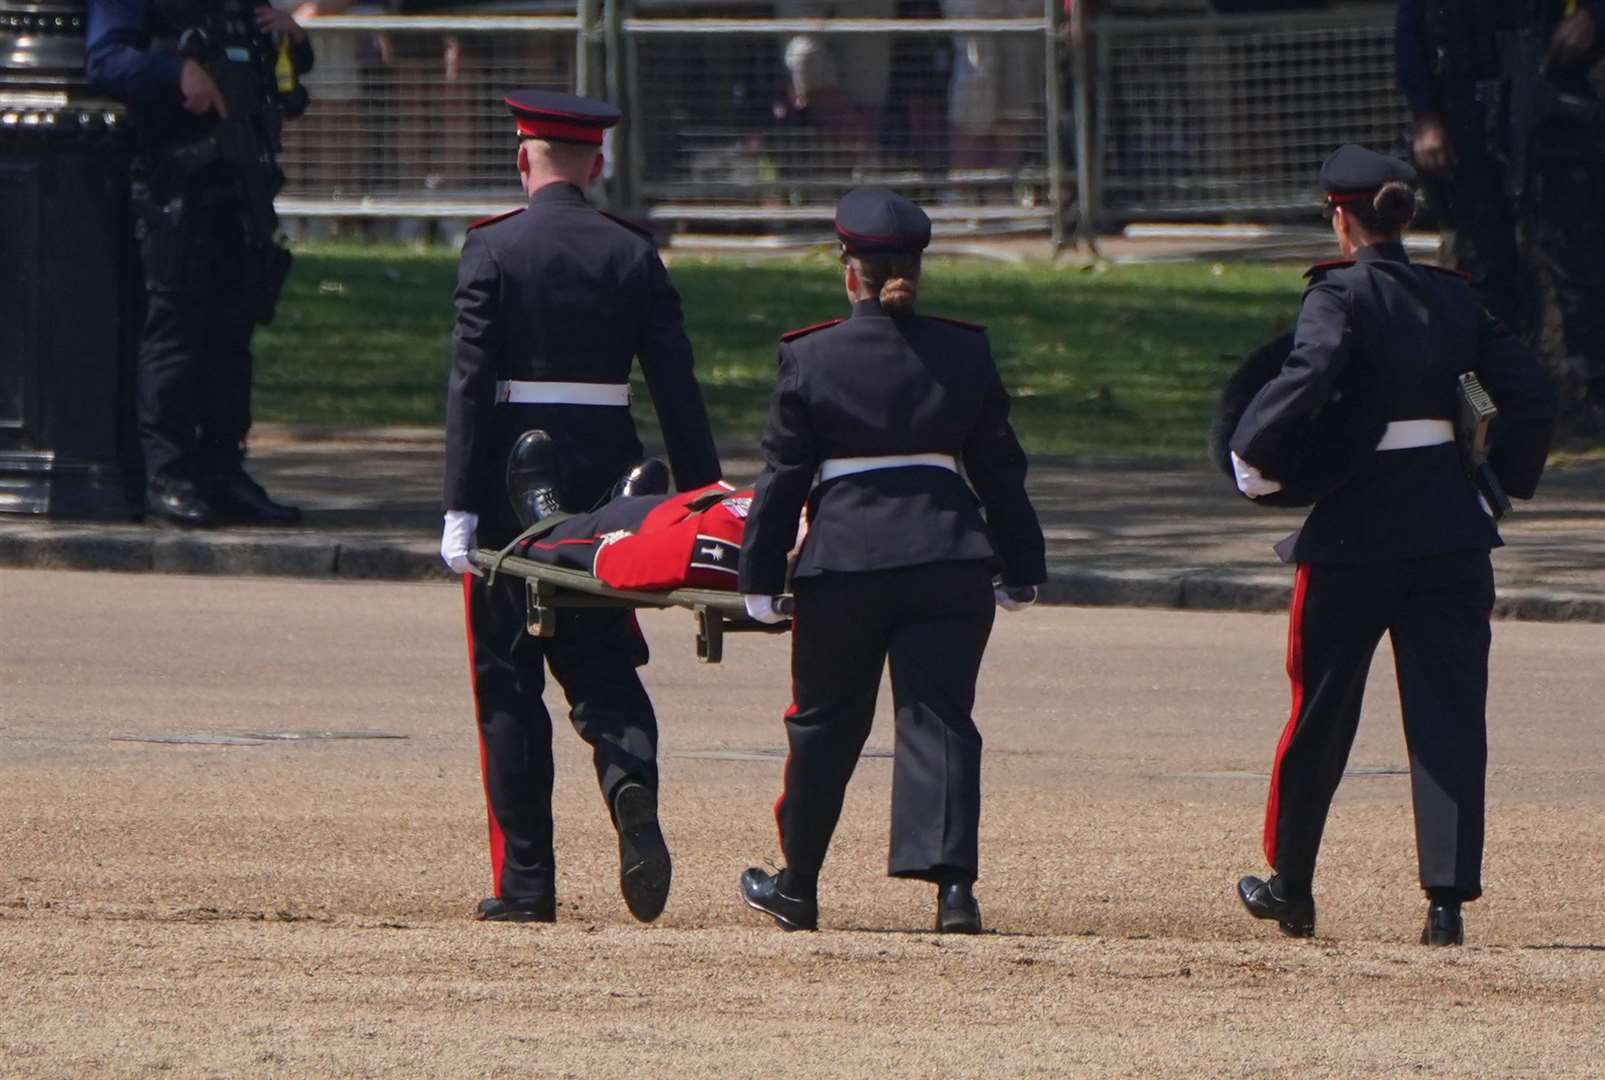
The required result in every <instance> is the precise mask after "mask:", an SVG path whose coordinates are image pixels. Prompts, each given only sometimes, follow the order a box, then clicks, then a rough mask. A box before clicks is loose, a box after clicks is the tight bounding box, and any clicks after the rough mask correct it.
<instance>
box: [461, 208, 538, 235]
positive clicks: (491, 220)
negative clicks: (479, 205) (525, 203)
mask: <svg viewBox="0 0 1605 1080" xmlns="http://www.w3.org/2000/svg"><path fill="white" fill-rule="evenodd" d="M524 209H525V208H524V207H522V206H520V207H519V208H518V209H517V210H509V211H507V212H506V213H505V214H492V215H491V216H490V217H487V218H480V219H479V220H478V221H476V222H474V223H473V224H472V225H470V226H468V231H469V232H473V231H474V230H475V229H481V228H484V227H485V226H486V225H494V224H496V223H497V222H498V221H505V220H507V219H508V218H510V217H513V216H515V215H517V214H522V213H523V212H524Z"/></svg>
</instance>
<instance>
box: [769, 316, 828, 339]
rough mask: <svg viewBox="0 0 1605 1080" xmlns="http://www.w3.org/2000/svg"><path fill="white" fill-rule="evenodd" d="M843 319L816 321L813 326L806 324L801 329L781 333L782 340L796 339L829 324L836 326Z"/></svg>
mask: <svg viewBox="0 0 1605 1080" xmlns="http://www.w3.org/2000/svg"><path fill="white" fill-rule="evenodd" d="M841 321H842V320H841V319H830V320H827V321H826V322H821V323H814V325H812V326H805V327H803V328H802V329H801V330H788V331H786V332H785V333H784V334H781V335H780V340H781V341H796V340H797V339H798V338H800V337H802V336H803V335H804V334H812V333H813V332H814V331H815V330H823V329H825V328H826V327H827V326H835V325H836V324H837V323H839V322H841Z"/></svg>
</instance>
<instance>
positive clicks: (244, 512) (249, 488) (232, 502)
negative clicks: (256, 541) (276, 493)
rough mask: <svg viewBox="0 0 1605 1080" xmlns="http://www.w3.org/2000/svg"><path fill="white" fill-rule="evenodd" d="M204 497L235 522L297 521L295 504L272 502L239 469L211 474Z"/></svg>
mask: <svg viewBox="0 0 1605 1080" xmlns="http://www.w3.org/2000/svg"><path fill="white" fill-rule="evenodd" d="M206 501H207V502H208V503H210V504H211V506H212V508H213V509H214V510H216V511H217V513H218V514H219V515H220V516H221V517H222V518H223V520H225V521H228V522H230V523H232V524H235V525H296V524H299V523H300V521H301V510H300V508H299V507H295V506H287V505H285V504H284V503H281V502H275V501H274V500H273V499H272V497H270V496H269V495H268V493H267V491H266V490H264V489H263V487H262V485H261V484H258V483H257V482H256V481H255V480H252V479H251V478H250V477H249V476H247V475H246V474H245V470H243V469H235V470H233V471H232V472H228V473H224V474H223V475H222V476H217V477H213V478H212V480H211V481H210V482H209V483H208V484H207V485H206Z"/></svg>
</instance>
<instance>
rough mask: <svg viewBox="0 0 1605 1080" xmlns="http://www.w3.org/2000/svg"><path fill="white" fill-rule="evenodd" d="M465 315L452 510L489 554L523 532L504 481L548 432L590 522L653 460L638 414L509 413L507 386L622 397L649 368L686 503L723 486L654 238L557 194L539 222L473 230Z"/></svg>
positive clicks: (568, 488) (551, 190) (459, 343)
mask: <svg viewBox="0 0 1605 1080" xmlns="http://www.w3.org/2000/svg"><path fill="white" fill-rule="evenodd" d="M456 302H457V329H456V333H455V336H454V357H453V362H452V370H451V377H450V381H449V383H448V386H447V394H446V484H445V502H446V509H448V510H465V511H468V512H470V513H476V514H479V515H480V540H481V542H483V543H487V544H488V543H496V542H498V541H504V540H507V539H511V538H512V536H514V535H516V534H517V532H518V528H517V525H516V523H515V522H514V519H513V517H512V511H511V508H510V507H509V506H508V501H507V495H506V486H505V469H506V464H507V455H508V453H509V451H510V450H511V449H512V446H513V443H514V442H515V441H517V439H518V436H519V435H520V434H522V433H523V432H524V431H526V430H528V429H530V428H543V429H545V430H546V431H547V432H549V433H550V434H551V436H552V438H553V439H554V441H555V442H556V443H557V446H558V452H559V459H560V466H561V469H562V474H561V477H560V481H561V483H560V491H559V494H560V496H561V498H562V501H563V504H564V506H565V507H568V508H571V509H573V510H577V511H583V510H589V509H591V508H592V507H593V506H594V505H595V504H597V503H598V502H599V501H600V500H601V499H603V498H604V497H605V496H606V495H607V492H608V489H609V488H610V487H611V485H612V484H613V482H614V481H615V480H616V479H618V477H619V476H620V474H622V473H623V471H624V470H625V469H626V468H628V467H629V466H630V465H631V464H632V463H633V462H635V461H637V460H639V458H640V456H641V453H642V450H641V443H640V440H639V438H638V437H637V436H636V431H635V424H634V422H633V421H632V420H631V418H630V411H629V409H627V408H622V407H618V406H609V405H547V404H541V405H526V404H509V403H502V404H498V403H497V401H496V396H497V395H496V384H497V382H498V381H503V380H519V381H528V382H579V383H611V384H623V383H627V382H628V381H629V378H630V369H631V367H632V366H633V364H634V362H635V361H636V360H637V359H639V360H640V362H641V371H642V373H643V374H644V375H645V377H646V383H647V387H648V389H649V390H650V391H651V393H652V402H653V405H654V406H655V408H656V410H657V414H658V419H659V421H660V422H661V424H662V429H663V439H664V442H665V444H666V446H667V449H668V454H669V462H670V465H671V467H672V468H673V471H674V480H675V484H676V485H677V486H678V487H679V488H680V490H682V491H687V490H690V489H692V488H698V487H702V486H704V485H706V484H711V483H713V482H714V481H715V480H718V479H719V477H720V470H719V455H718V451H717V450H716V449H715V448H714V444H713V434H712V432H711V431H710V429H709V426H708V412H707V408H706V406H705V405H704V404H703V400H702V390H701V388H700V387H699V386H698V385H697V380H696V375H695V374H694V373H693V370H692V356H691V341H690V339H689V338H687V337H686V332H685V323H684V319H683V317H682V315H681V310H680V296H679V294H678V293H676V292H675V290H674V286H673V285H672V284H671V283H670V282H669V274H668V271H667V270H665V269H664V267H663V262H662V260H660V259H659V258H658V254H657V251H656V249H655V248H654V247H653V245H652V241H651V239H650V237H648V236H646V235H645V234H643V233H640V232H638V231H636V230H635V229H633V228H630V227H628V226H626V225H624V224H622V223H620V222H618V221H616V220H614V219H612V218H610V217H608V216H607V215H605V214H603V213H601V212H600V211H598V210H596V209H595V208H594V207H592V206H591V205H590V204H589V203H588V202H586V201H585V196H584V193H582V192H581V191H580V189H579V188H577V187H575V186H574V185H572V184H567V183H552V184H547V185H546V186H544V187H541V188H539V189H537V190H536V191H535V193H534V194H533V195H532V196H531V197H530V201H529V209H528V210H521V211H515V212H514V213H512V214H510V215H506V216H504V217H502V218H499V219H495V220H493V221H491V222H488V223H485V224H483V225H482V226H480V227H478V228H475V229H473V230H471V231H470V232H469V234H468V239H467V241H466V242H465V243H464V244H463V251H462V260H461V263H460V265H459V268H458V275H457V301H456Z"/></svg>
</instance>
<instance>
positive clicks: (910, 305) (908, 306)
mask: <svg viewBox="0 0 1605 1080" xmlns="http://www.w3.org/2000/svg"><path fill="white" fill-rule="evenodd" d="M918 292H919V283H918V282H917V281H915V280H910V279H909V278H906V277H894V278H888V279H887V280H886V283H885V284H884V285H882V286H881V290H880V301H881V308H882V310H884V311H885V312H886V313H887V314H888V315H907V314H909V313H910V312H912V311H913V310H914V299H915V297H916V296H917V294H918Z"/></svg>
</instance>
